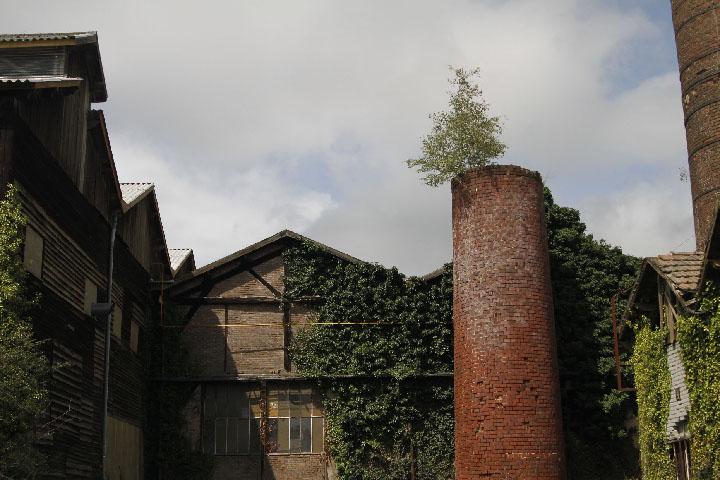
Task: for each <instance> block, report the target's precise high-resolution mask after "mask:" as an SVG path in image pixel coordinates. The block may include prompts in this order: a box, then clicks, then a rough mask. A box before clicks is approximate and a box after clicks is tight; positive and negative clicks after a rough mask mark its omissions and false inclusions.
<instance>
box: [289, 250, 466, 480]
mask: <svg viewBox="0 0 720 480" xmlns="http://www.w3.org/2000/svg"><path fill="white" fill-rule="evenodd" d="M285 258H286V261H287V262H288V266H289V273H288V275H287V277H286V279H285V282H286V295H288V296H290V297H291V298H292V297H297V296H303V295H320V296H322V297H324V299H325V301H324V302H323V304H322V305H320V306H319V307H318V308H317V310H316V312H315V314H316V317H315V318H316V321H317V322H320V323H337V322H353V323H359V324H357V325H315V326H313V327H312V328H310V329H306V330H301V331H300V332H299V333H298V334H297V336H296V337H295V338H294V339H293V342H292V345H291V347H290V354H291V357H292V360H293V362H294V363H295V365H296V366H297V367H298V369H299V371H301V372H302V373H303V374H305V375H308V376H326V377H327V376H329V377H334V378H329V379H328V378H326V379H324V380H323V381H322V382H321V385H320V387H321V391H325V392H332V394H330V395H326V397H325V399H324V404H325V412H326V413H325V414H326V417H327V421H328V432H327V439H328V444H329V448H330V453H331V454H332V455H333V458H334V459H335V462H336V465H337V468H338V472H339V474H340V476H341V477H342V478H346V479H406V478H407V476H408V473H409V471H410V466H411V463H412V461H413V459H412V457H411V454H410V445H411V443H412V445H413V450H414V455H415V465H416V478H418V479H447V478H451V477H452V472H453V465H452V462H453V448H454V445H453V438H454V437H453V402H452V398H453V394H452V378H451V377H448V376H445V377H430V376H426V374H435V373H448V372H452V358H453V356H452V355H453V354H452V325H451V321H452V273H451V271H450V269H449V268H448V269H447V270H446V272H445V273H444V274H443V275H442V276H441V277H440V278H439V279H438V280H436V281H435V282H433V283H432V284H428V283H427V282H424V281H422V280H420V279H418V278H409V279H407V278H406V277H404V276H403V275H401V274H400V273H398V271H397V269H394V268H392V269H386V268H384V267H382V266H380V265H376V264H354V263H350V262H346V261H344V260H342V259H339V258H338V257H336V256H334V255H332V254H330V253H329V252H327V251H326V250H325V249H324V248H323V247H321V246H319V245H317V244H315V243H311V242H305V243H303V244H302V245H300V246H298V247H296V248H291V249H288V250H287V251H286V254H285ZM347 375H353V376H356V377H355V378H344V376H347Z"/></svg>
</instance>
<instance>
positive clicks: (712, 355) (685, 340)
mask: <svg viewBox="0 0 720 480" xmlns="http://www.w3.org/2000/svg"><path fill="white" fill-rule="evenodd" d="M700 310H701V311H702V312H704V313H703V314H702V315H698V316H691V315H681V316H680V318H679V321H678V324H677V342H678V344H679V345H680V354H681V358H682V361H683V366H684V367H685V382H686V384H687V387H688V391H689V393H690V422H689V424H688V430H689V431H690V434H691V446H690V455H691V458H692V462H691V466H692V470H693V472H692V473H693V477H692V478H697V479H701V480H706V479H707V480H710V479H717V478H720V285H718V284H717V283H715V282H709V283H708V284H707V286H706V288H705V290H704V292H703V293H702V295H701V296H700Z"/></svg>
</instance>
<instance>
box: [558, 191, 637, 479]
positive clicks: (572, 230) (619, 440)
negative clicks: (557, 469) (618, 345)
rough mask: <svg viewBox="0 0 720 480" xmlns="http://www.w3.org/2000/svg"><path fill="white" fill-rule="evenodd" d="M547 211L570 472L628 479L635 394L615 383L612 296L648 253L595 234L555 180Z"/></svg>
mask: <svg viewBox="0 0 720 480" xmlns="http://www.w3.org/2000/svg"><path fill="white" fill-rule="evenodd" d="M545 212H546V222H547V232H548V247H549V253H550V269H551V279H552V289H553V300H554V307H555V333H556V338H557V349H558V360H559V362H558V363H559V367H560V385H561V393H562V409H563V428H564V430H565V443H566V452H567V465H568V475H569V477H570V478H573V479H580V480H584V479H588V480H589V479H593V480H601V479H623V478H625V476H632V475H635V474H637V471H636V469H637V458H636V455H635V452H636V450H635V448H634V447H633V445H632V440H631V438H630V437H629V435H628V432H627V431H626V429H625V426H624V423H625V419H626V418H627V416H628V415H629V414H631V413H632V410H633V403H634V402H633V399H632V398H631V397H630V396H629V395H628V394H627V393H620V392H618V391H617V390H614V388H615V387H616V379H615V360H614V351H613V345H614V340H613V338H612V320H611V312H610V299H611V297H612V296H613V294H615V293H616V292H617V291H619V290H621V289H624V288H627V287H628V286H630V285H631V284H632V282H633V280H634V278H635V274H636V272H637V268H638V266H639V264H640V259H638V258H636V257H632V256H629V255H625V254H623V253H622V251H621V250H620V249H619V248H617V247H612V246H610V245H608V244H607V243H605V242H604V241H603V240H600V241H598V240H595V239H594V238H593V236H592V235H590V234H588V233H587V232H586V231H585V224H583V223H582V222H581V221H580V212H578V211H577V210H575V209H573V208H568V207H561V206H559V205H557V204H555V202H554V200H553V197H552V195H551V193H550V191H549V190H548V189H547V188H546V189H545ZM623 308H624V305H623V304H619V305H618V311H622V310H623Z"/></svg>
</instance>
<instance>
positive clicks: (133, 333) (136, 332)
mask: <svg viewBox="0 0 720 480" xmlns="http://www.w3.org/2000/svg"><path fill="white" fill-rule="evenodd" d="M121 319H122V316H120V317H119V319H118V320H120V321H122V320H121ZM139 342H140V325H138V324H137V322H130V348H131V349H132V351H133V352H135V353H138V347H139V345H140V343H139Z"/></svg>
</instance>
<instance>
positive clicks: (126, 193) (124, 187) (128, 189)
mask: <svg viewBox="0 0 720 480" xmlns="http://www.w3.org/2000/svg"><path fill="white" fill-rule="evenodd" d="M154 188H155V184H153V183H121V184H120V191H121V192H122V199H123V202H125V203H126V204H127V207H126V210H128V209H130V208H132V207H133V206H135V204H136V203H137V202H139V201H140V200H142V199H143V198H144V197H145V195H147V194H148V193H150V192H151V191H153V189H154Z"/></svg>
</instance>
